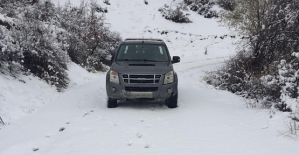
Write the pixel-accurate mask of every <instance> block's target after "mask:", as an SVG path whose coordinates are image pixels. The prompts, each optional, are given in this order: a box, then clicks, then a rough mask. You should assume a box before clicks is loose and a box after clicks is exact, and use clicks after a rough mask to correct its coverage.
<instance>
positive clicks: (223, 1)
mask: <svg viewBox="0 0 299 155" xmlns="http://www.w3.org/2000/svg"><path fill="white" fill-rule="evenodd" d="M217 4H218V5H219V6H220V7H222V8H223V9H225V10H229V11H234V10H235V7H236V2H235V0H218V1H217Z"/></svg>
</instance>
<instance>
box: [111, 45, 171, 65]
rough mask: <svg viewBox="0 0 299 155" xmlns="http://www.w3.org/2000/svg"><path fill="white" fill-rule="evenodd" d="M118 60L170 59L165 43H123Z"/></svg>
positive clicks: (157, 60)
mask: <svg viewBox="0 0 299 155" xmlns="http://www.w3.org/2000/svg"><path fill="white" fill-rule="evenodd" d="M116 61H156V62H160V61H162V62H163V61H164V62H165V61H168V54H167V51H166V49H165V46H164V45H144V44H136V45H132V44H130V45H122V46H121V47H120V50H119V52H118V55H117V57H116Z"/></svg>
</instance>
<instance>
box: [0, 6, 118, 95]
mask: <svg viewBox="0 0 299 155" xmlns="http://www.w3.org/2000/svg"><path fill="white" fill-rule="evenodd" d="M99 7H100V6H99V5H97V3H96V2H95V1H89V3H84V2H83V3H82V5H81V6H80V7H73V6H70V5H68V4H67V5H66V6H64V7H55V5H53V4H52V3H51V1H49V0H45V1H38V0H25V1H22V0H17V1H13V0H2V1H1V4H0V17H1V18H0V21H1V22H0V72H1V73H4V74H10V75H12V76H17V75H18V74H19V73H25V74H27V73H32V74H34V75H35V76H38V77H40V78H41V79H43V80H45V81H47V82H48V83H49V84H51V85H55V86H56V87H57V89H58V90H63V89H64V88H66V87H67V84H68V76H67V73H66V70H67V63H68V62H70V61H73V62H75V63H77V64H79V65H81V66H83V67H85V68H86V69H87V70H89V71H100V70H103V67H102V63H103V62H105V63H107V64H109V62H107V60H106V59H105V58H106V57H107V55H111V54H112V53H113V52H114V50H115V48H116V46H118V43H119V42H120V41H121V37H120V35H119V34H118V33H116V32H111V31H110V30H109V28H108V27H105V26H104V20H105V18H104V15H103V14H102V13H99V11H98V8H99Z"/></svg>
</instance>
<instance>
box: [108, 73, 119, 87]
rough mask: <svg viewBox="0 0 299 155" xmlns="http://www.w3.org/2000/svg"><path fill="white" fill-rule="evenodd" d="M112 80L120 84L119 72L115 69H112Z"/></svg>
mask: <svg viewBox="0 0 299 155" xmlns="http://www.w3.org/2000/svg"><path fill="white" fill-rule="evenodd" d="M110 82H112V83H116V84H119V78H118V73H117V72H114V71H112V70H111V71H110Z"/></svg>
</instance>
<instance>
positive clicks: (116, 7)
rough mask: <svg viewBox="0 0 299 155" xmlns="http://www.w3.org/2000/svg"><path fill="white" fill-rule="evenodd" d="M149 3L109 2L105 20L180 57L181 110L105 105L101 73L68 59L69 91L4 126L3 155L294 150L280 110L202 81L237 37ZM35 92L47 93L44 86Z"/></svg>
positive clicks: (292, 154) (290, 153)
mask: <svg viewBox="0 0 299 155" xmlns="http://www.w3.org/2000/svg"><path fill="white" fill-rule="evenodd" d="M52 1H54V2H60V4H63V1H65V0H52ZM79 1H80V0H74V1H71V2H72V3H74V4H78V2H79ZM98 2H99V3H100V4H101V5H103V4H102V0H98ZM154 2H155V1H153V0H152V1H150V0H149V4H148V5H145V4H144V2H143V1H142V0H130V1H123V0H110V3H111V5H109V6H107V8H108V13H107V14H106V17H107V22H108V23H110V24H111V29H112V30H115V31H118V32H120V33H121V35H122V36H123V37H124V38H126V37H150V38H161V39H163V40H165V41H166V44H167V46H168V48H169V50H170V53H171V54H172V55H178V56H180V57H181V59H182V62H181V63H178V64H175V70H176V72H177V73H178V77H179V99H178V100H179V103H178V104H179V107H178V108H175V109H168V108H167V107H166V106H165V105H163V104H162V103H153V102H149V103H144V102H122V103H120V104H119V107H118V108H115V109H108V108H107V107H106V92H105V73H96V74H92V73H87V72H86V71H84V70H83V69H82V68H80V67H78V66H77V65H75V64H71V65H70V71H69V74H70V79H71V84H70V86H69V89H67V90H66V92H64V93H57V94H58V95H56V94H55V95H53V96H51V98H53V100H50V99H47V100H46V103H47V104H45V105H42V106H41V108H39V109H38V110H35V111H33V112H32V113H31V114H28V115H26V116H22V117H21V118H19V119H15V120H13V121H12V123H11V124H10V125H7V126H5V127H4V128H1V130H0V155H32V154H36V155H38V154H39V155H144V154H145V155H187V154H188V155H219V154H221V155H283V154H287V155H298V152H299V143H298V141H294V140H292V139H290V138H286V137H284V136H281V132H283V131H286V127H285V126H283V118H284V114H283V113H280V112H278V113H277V114H276V115H274V117H272V118H270V117H269V110H268V109H258V108H256V109H252V108H246V102H245V101H244V99H242V98H241V97H238V96H236V95H234V94H232V93H229V92H227V91H222V90H217V89H215V88H213V87H212V86H210V85H207V84H206V83H205V82H204V81H203V79H202V78H203V77H204V76H205V75H206V73H205V72H206V71H213V70H215V68H216V67H219V66H220V65H221V64H223V62H224V60H226V59H228V58H229V57H230V56H232V55H234V54H235V53H234V49H235V47H236V46H235V44H236V41H237V40H238V38H230V37H227V38H225V39H220V38H219V37H217V38H216V37H215V36H217V35H218V36H223V35H225V34H231V35H234V34H232V32H230V31H228V30H227V28H225V27H220V26H219V25H218V23H217V22H216V21H215V20H213V19H204V18H202V17H201V16H199V15H198V14H197V13H194V12H190V18H191V19H192V20H193V23H192V24H188V25H187V24H176V23H173V22H170V21H167V20H165V19H164V18H163V17H162V16H161V15H160V13H159V12H158V11H157V10H158V8H159V7H161V6H162V5H163V4H165V3H167V4H170V3H172V0H161V2H160V1H159V2H160V3H154ZM133 7H134V9H132V8H133ZM148 30H150V31H148ZM167 30H169V33H168V34H167V35H161V33H160V32H161V31H167ZM176 31H178V32H184V33H176ZM186 34H188V35H186ZM194 34H200V35H201V36H200V37H199V36H198V35H194ZM205 49H207V54H206V55H205V54H204V53H205ZM3 81H4V80H3ZM28 81H29V80H28ZM29 82H30V81H29ZM3 83H4V82H3ZM27 83H28V82H27ZM24 85H25V84H24ZM25 86H26V85H25ZM25 86H24V87H25ZM9 88H10V87H9ZM10 89H12V90H17V88H10ZM22 89H25V88H22ZM7 91H8V92H10V90H9V89H7ZM40 91H41V92H45V90H44V88H42V87H41V90H40ZM11 92H14V91H11ZM48 93H49V92H48ZM36 94H38V93H36ZM50 94H54V93H51V92H50ZM11 95H12V96H13V95H16V94H11ZM20 95H24V94H23V93H22V92H21V93H20ZM44 96H45V95H44ZM31 98H33V97H31ZM33 99H34V98H33ZM8 101H9V100H8ZM8 101H7V103H8ZM28 101H31V100H28ZM37 101H40V100H37ZM5 103H6V102H5ZM15 114H17V113H15Z"/></svg>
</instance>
